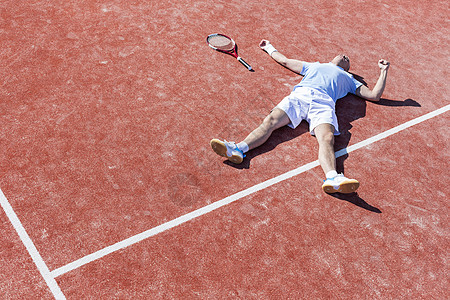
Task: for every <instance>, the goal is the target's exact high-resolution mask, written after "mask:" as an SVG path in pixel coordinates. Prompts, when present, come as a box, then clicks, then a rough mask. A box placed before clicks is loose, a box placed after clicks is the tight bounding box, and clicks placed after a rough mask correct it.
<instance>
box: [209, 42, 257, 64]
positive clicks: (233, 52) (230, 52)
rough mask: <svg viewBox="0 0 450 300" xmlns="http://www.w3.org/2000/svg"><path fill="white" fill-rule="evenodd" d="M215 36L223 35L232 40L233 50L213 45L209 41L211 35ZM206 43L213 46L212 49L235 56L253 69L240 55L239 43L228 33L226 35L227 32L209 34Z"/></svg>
mask: <svg viewBox="0 0 450 300" xmlns="http://www.w3.org/2000/svg"><path fill="white" fill-rule="evenodd" d="M213 36H223V37H225V38H227V39H229V40H230V41H231V43H232V44H233V47H232V49H231V50H222V49H219V48H216V47H214V46H213V45H211V44H210V43H209V39H210V38H211V37H213ZM206 43H207V44H208V46H209V47H211V48H212V49H214V50H216V51H219V52H222V53H225V54H229V55H231V56H233V57H234V58H236V59H237V60H238V61H239V62H240V63H241V64H243V65H244V66H245V67H246V68H247V69H248V70H249V71H253V68H252V67H251V66H250V65H249V64H248V63H247V62H246V61H245V60H243V59H242V57H240V56H239V55H238V50H237V44H236V42H235V41H234V40H233V39H232V38H231V37H229V36H227V35H225V34H222V33H213V34H210V35H208V36H207V37H206Z"/></svg>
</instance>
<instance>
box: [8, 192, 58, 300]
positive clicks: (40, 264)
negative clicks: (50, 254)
mask: <svg viewBox="0 0 450 300" xmlns="http://www.w3.org/2000/svg"><path fill="white" fill-rule="evenodd" d="M0 204H1V206H2V208H3V210H4V211H5V213H6V215H7V216H8V218H9V221H10V222H11V224H12V225H13V227H14V229H15V230H16V232H17V234H18V235H19V237H20V239H21V240H22V243H23V244H24V245H25V248H27V250H28V253H29V254H30V256H31V258H32V259H33V261H34V263H35V264H36V266H37V268H38V270H39V272H40V273H41V275H42V277H43V278H44V280H45V282H46V283H47V285H48V287H49V288H50V291H51V292H52V294H53V296H54V297H55V299H58V300H59V299H66V297H65V296H64V294H63V293H62V291H61V289H60V288H59V285H58V283H57V282H56V280H55V277H53V275H52V274H51V273H50V270H49V269H48V267H47V265H46V264H45V262H44V260H43V259H42V257H41V255H40V254H39V252H38V251H37V249H36V246H34V244H33V242H32V241H31V239H30V237H29V235H28V233H27V232H26V231H25V228H24V227H23V225H22V223H21V222H20V220H19V218H18V217H17V215H16V213H15V212H14V210H13V209H12V207H11V205H10V204H9V202H8V200H7V199H6V197H5V194H3V191H2V190H1V189H0Z"/></svg>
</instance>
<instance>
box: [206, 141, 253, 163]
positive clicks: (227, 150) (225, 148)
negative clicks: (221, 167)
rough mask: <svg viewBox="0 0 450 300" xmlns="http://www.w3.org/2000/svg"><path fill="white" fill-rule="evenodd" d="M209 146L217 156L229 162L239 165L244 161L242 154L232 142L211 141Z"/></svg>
mask: <svg viewBox="0 0 450 300" xmlns="http://www.w3.org/2000/svg"><path fill="white" fill-rule="evenodd" d="M210 145H211V147H212V149H213V150H214V152H216V153H217V154H218V155H220V156H223V157H227V158H228V159H229V160H230V161H231V162H233V163H235V164H240V163H241V162H242V161H243V160H244V157H245V155H244V153H243V152H242V151H241V150H239V149H238V147H237V146H236V144H235V143H234V142H227V141H223V142H222V141H221V140H218V139H212V140H211V142H210Z"/></svg>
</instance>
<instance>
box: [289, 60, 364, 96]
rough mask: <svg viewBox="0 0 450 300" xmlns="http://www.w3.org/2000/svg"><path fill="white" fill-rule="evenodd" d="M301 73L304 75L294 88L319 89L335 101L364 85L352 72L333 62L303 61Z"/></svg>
mask: <svg viewBox="0 0 450 300" xmlns="http://www.w3.org/2000/svg"><path fill="white" fill-rule="evenodd" d="M300 75H303V76H304V77H303V79H302V81H300V83H299V84H297V85H296V86H295V87H294V90H295V89H296V88H297V87H309V88H313V89H317V90H319V91H322V92H324V93H326V94H327V95H329V96H330V97H331V98H332V99H333V100H334V102H336V101H337V100H338V99H340V98H342V97H345V95H347V94H348V93H352V94H354V93H355V90H356V89H357V88H358V87H360V86H361V85H362V83H361V82H359V81H358V80H356V79H355V78H353V76H352V75H351V74H350V73H348V72H345V71H344V69H342V68H341V67H338V66H336V65H335V64H332V63H325V64H323V63H319V62H315V63H307V62H303V69H302V71H301V72H300Z"/></svg>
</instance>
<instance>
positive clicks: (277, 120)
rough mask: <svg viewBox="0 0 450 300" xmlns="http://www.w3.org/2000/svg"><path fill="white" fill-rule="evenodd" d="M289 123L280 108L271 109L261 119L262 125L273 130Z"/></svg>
mask: <svg viewBox="0 0 450 300" xmlns="http://www.w3.org/2000/svg"><path fill="white" fill-rule="evenodd" d="M288 123H289V118H288V117H287V115H286V113H285V112H283V111H280V110H274V111H272V112H271V113H270V114H269V115H268V116H267V117H266V118H265V119H264V121H263V125H264V127H266V128H267V129H272V130H275V129H277V128H280V127H282V126H284V125H287V124H288Z"/></svg>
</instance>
